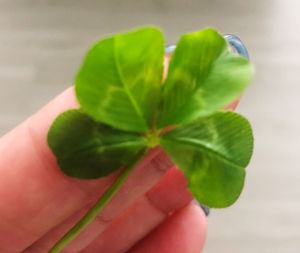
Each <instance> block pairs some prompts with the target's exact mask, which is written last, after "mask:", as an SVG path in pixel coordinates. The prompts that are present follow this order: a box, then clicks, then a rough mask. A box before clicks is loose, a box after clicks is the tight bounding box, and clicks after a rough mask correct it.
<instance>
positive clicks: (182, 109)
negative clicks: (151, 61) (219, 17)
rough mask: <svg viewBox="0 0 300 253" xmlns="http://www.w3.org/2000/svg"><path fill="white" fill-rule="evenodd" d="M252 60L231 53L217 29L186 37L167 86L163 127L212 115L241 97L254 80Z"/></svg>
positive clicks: (162, 115)
mask: <svg viewBox="0 0 300 253" xmlns="http://www.w3.org/2000/svg"><path fill="white" fill-rule="evenodd" d="M252 72H253V70H252V67H251V65H250V64H249V62H248V60H247V59H245V58H243V57H241V56H238V55H237V54H235V53H231V52H230V51H229V49H228V45H227V43H226V41H225V39H224V38H223V37H222V36H221V35H220V34H219V33H217V32H216V31H215V30H213V29H205V30H202V31H200V32H193V33H188V34H185V35H183V36H182V37H181V39H180V41H179V42H178V44H177V47H176V49H175V52H174V54H173V56H172V58H171V62H170V67H169V73H168V76H167V79H166V81H165V84H164V85H163V102H162V110H161V114H160V116H159V123H158V125H159V127H160V128H162V127H165V126H168V125H178V124H181V125H182V124H185V123H189V122H192V121H194V120H195V119H197V118H199V117H204V116H208V115H210V114H212V113H214V112H216V111H218V110H219V109H221V108H223V107H224V106H225V105H227V104H228V103H230V102H231V101H232V100H233V99H235V98H237V97H238V96H239V95H240V94H241V92H242V91H243V90H244V89H245V87H246V86H247V84H248V83H249V82H250V80H251V78H252Z"/></svg>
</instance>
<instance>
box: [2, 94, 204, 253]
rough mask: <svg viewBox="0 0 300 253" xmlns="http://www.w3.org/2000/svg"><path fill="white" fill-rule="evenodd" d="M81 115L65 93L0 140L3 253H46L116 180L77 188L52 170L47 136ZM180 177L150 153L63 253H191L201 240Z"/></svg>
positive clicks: (200, 224) (199, 221)
mask: <svg viewBox="0 0 300 253" xmlns="http://www.w3.org/2000/svg"><path fill="white" fill-rule="evenodd" d="M73 107H78V105H77V102H76V100H75V96H74V94H73V89H68V90H67V91H66V92H64V93H63V94H61V95H60V96H59V97H57V98H56V99H54V100H53V101H52V102H51V103H50V104H48V105H47V106H46V107H45V108H43V109H42V110H41V111H40V112H38V113H37V114H35V115H34V116H32V117H31V118H29V119H28V120H27V121H25V122H24V123H22V124H21V125H20V126H18V127H17V128H15V129H14V130H12V131H11V132H10V133H8V134H7V135H5V136H4V137H2V138H1V139H0V175H1V177H0V199H1V202H0V217H1V219H0V252H3V253H19V252H22V253H45V252H48V251H49V249H50V248H51V246H53V245H54V243H55V242H56V241H57V240H58V239H59V238H61V237H62V235H63V234H64V233H65V232H67V231H68V230H69V229H70V227H71V226H72V225H74V224H75V223H76V222H77V221H78V220H79V219H80V218H81V217H82V216H83V215H84V213H85V212H86V211H87V210H88V209H89V208H90V206H91V205H92V204H93V203H94V202H96V200H97V199H98V198H99V196H100V195H101V194H102V193H103V192H104V190H105V189H106V187H107V186H109V185H110V184H111V183H112V181H113V179H114V178H115V177H116V176H117V173H115V174H114V175H112V176H108V177H105V178H102V179H97V180H88V181H87V180H78V179H74V178H70V177H67V176H65V175H64V174H63V173H62V172H61V171H60V170H59V168H58V167H57V165H56V161H55V157H54V156H53V154H52V153H51V151H50V150H49V148H48V145H47V140H46V137H47V131H48V129H49V126H50V124H51V123H52V121H53V120H54V118H55V117H56V116H57V115H58V114H59V113H60V112H62V111H65V110H67V109H70V108H73ZM191 200H192V196H191V194H190V193H189V191H188V190H187V187H186V181H185V178H184V176H183V175H182V173H181V172H180V171H179V170H177V169H176V168H175V167H174V166H173V165H172V164H171V162H170V161H169V160H168V159H167V157H166V156H165V154H164V153H163V152H162V151H161V150H159V149H156V150H153V151H152V152H151V153H150V154H149V155H148V156H147V157H146V159H145V160H144V161H143V162H142V163H141V164H140V165H139V166H138V167H137V169H136V170H135V171H134V172H133V173H132V175H131V176H130V178H129V179H128V181H127V182H126V183H125V185H124V187H123V188H122V190H121V191H120V192H119V193H118V194H117V196H116V197H115V198H114V199H113V200H112V201H111V203H110V204H109V205H108V206H107V207H106V208H105V209H104V211H103V212H102V213H101V215H100V216H98V218H97V219H96V220H95V221H94V222H93V223H92V224H91V225H90V226H89V227H88V228H87V229H86V230H85V231H84V232H83V233H82V234H81V235H80V236H79V237H78V238H77V239H76V240H74V241H73V242H72V243H71V244H70V245H69V246H68V247H67V248H66V249H65V250H64V251H63V252H66V253H77V252H81V253H93V252H106V253H117V252H118V253H119V252H120V253H121V252H131V253H138V252H143V253H145V252H146V253H147V252H149V253H151V252H158V253H168V252H172V253H177V252H178V253H194V252H200V251H201V249H202V247H203V243H204V239H205V233H206V221H205V216H204V214H203V211H202V210H201V208H200V207H199V206H197V205H195V204H192V203H191Z"/></svg>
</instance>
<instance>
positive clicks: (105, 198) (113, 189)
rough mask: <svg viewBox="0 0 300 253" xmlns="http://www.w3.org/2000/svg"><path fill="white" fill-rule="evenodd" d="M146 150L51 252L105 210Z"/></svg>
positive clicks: (65, 244) (55, 250) (68, 241)
mask: <svg viewBox="0 0 300 253" xmlns="http://www.w3.org/2000/svg"><path fill="white" fill-rule="evenodd" d="M145 153H146V152H144V153H143V154H142V155H140V156H138V159H136V160H135V161H134V162H133V163H132V164H130V165H129V166H128V167H127V168H125V169H124V170H123V172H122V173H121V174H120V176H119V177H118V178H117V179H116V180H115V181H114V182H113V183H112V185H111V186H110V187H109V188H108V189H107V190H106V191H105V192H104V194H103V195H102V196H101V197H100V199H99V200H98V201H97V203H96V204H95V205H94V206H93V207H92V208H91V209H90V210H89V211H88V213H87V214H86V215H85V216H84V217H83V218H82V219H81V220H80V221H79V222H78V223H77V224H75V225H74V226H73V227H72V228H71V229H70V230H69V231H68V232H67V233H66V234H65V235H64V236H63V237H62V238H61V239H60V240H59V241H58V242H57V243H56V244H55V245H54V246H53V247H52V249H51V250H50V251H49V253H59V252H61V251H62V250H63V249H64V248H65V247H66V246H67V245H68V244H69V243H70V242H71V241H73V240H74V239H75V238H76V237H77V236H78V235H79V234H80V233H81V232H82V231H83V230H84V229H85V228H86V227H87V226H88V225H89V224H90V223H91V222H92V221H93V220H94V219H95V218H96V216H97V215H98V214H99V213H100V212H101V211H102V210H103V208H104V207H105V206H106V205H107V204H108V202H109V201H110V200H111V199H112V198H113V197H114V196H115V194H116V193H117V192H118V191H119V190H120V188H121V187H122V185H123V184H124V182H125V181H126V179H127V178H128V176H129V175H130V173H131V172H132V171H133V169H134V168H135V165H136V164H137V163H138V162H139V161H141V160H142V159H143V157H144V154H145Z"/></svg>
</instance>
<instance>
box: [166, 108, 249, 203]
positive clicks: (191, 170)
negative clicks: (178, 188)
mask: <svg viewBox="0 0 300 253" xmlns="http://www.w3.org/2000/svg"><path fill="white" fill-rule="evenodd" d="M161 145H162V147H163V148H164V149H165V150H166V151H167V152H168V153H169V155H170V156H171V158H172V159H173V161H174V163H176V164H177V165H178V166H179V167H180V168H181V169H182V170H183V171H184V173H185V175H186V177H187V179H188V181H189V188H190V189H191V191H192V192H193V194H194V196H195V197H196V198H197V199H198V200H199V201H200V202H201V203H203V204H205V205H207V206H210V207H226V206H229V205H231V204H232V203H234V202H235V201H236V199H237V198H238V196H239V195H240V193H241V191H242V188H243V185H244V177H245V167H246V166H247V165H248V163H249V160H250V158H251V155H252V149H253V137H252V130H251V126H250V124H249V123H248V121H247V120H246V119H245V118H243V117H242V116H240V115H238V114H236V113H233V112H219V113H216V114H213V115H211V116H209V117H207V118H203V119H200V120H197V121H196V122H194V123H191V124H188V125H185V126H182V127H179V128H177V129H175V130H173V131H171V132H168V133H167V134H165V135H164V136H162V138H161Z"/></svg>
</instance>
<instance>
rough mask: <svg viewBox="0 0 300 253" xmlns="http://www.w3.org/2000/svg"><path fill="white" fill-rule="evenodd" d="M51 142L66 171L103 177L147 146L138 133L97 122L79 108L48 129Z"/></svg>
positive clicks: (77, 174)
mask: <svg viewBox="0 0 300 253" xmlns="http://www.w3.org/2000/svg"><path fill="white" fill-rule="evenodd" d="M48 144H49V146H50V148H51V149H52V151H53V153H54V154H55V156H56V159H57V162H58V165H59V167H60V168H61V170H62V171H63V172H64V173H65V174H67V175H69V176H72V177H77V178H86V179H92V178H98V177H103V176H106V175H108V174H110V173H111V172H113V171H115V170H117V169H119V168H121V167H123V166H126V165H128V164H129V163H131V162H132V161H133V160H134V159H136V158H137V157H138V156H139V155H141V153H142V152H143V151H144V150H145V147H146V141H145V139H144V138H142V137H140V136H139V135H138V134H134V133H128V132H123V131H120V130H117V129H113V128H111V127H109V126H106V125H103V124H101V123H98V122H96V121H94V120H93V119H92V118H91V117H90V116H88V115H86V114H84V113H82V112H80V111H79V110H69V111H66V112H64V113H62V114H60V115H59V116H58V117H57V118H56V120H55V121H54V123H53V124H52V126H51V128H50V130H49V132H48Z"/></svg>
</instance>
